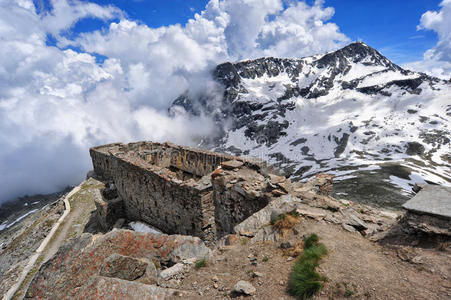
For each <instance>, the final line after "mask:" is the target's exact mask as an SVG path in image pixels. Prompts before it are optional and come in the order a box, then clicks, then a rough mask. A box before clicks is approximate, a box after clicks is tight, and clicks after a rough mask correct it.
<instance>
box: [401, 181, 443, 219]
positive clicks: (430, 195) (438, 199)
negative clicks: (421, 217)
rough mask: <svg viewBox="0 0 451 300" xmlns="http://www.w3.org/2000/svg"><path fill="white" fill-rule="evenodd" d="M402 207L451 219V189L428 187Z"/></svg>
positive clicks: (435, 186) (436, 186)
mask: <svg viewBox="0 0 451 300" xmlns="http://www.w3.org/2000/svg"><path fill="white" fill-rule="evenodd" d="M402 207H404V208H405V209H407V210H409V211H413V212H417V213H422V214H429V215H435V216H440V217H445V218H448V219H451V187H445V186H439V185H426V186H425V187H423V189H422V190H421V191H419V192H418V194H416V195H415V196H414V197H413V198H412V199H410V200H409V201H407V202H406V203H404V205H403V206H402Z"/></svg>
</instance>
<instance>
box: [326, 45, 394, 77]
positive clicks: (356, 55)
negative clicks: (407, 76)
mask: <svg viewBox="0 0 451 300" xmlns="http://www.w3.org/2000/svg"><path fill="white" fill-rule="evenodd" d="M349 62H351V63H362V64H364V65H366V66H369V65H373V66H383V67H386V68H388V69H391V70H393V71H401V70H402V68H401V67H399V66H398V65H396V64H394V63H393V62H391V61H390V60H389V59H388V58H386V57H385V56H383V55H382V54H381V53H379V52H378V51H377V50H376V49H374V48H372V47H370V46H368V45H367V44H365V43H364V42H361V41H359V42H354V43H351V44H349V45H347V46H345V47H343V48H341V49H338V50H336V51H334V52H330V53H327V54H326V55H324V56H323V57H321V58H320V59H319V60H318V64H319V66H320V67H325V66H328V65H333V64H337V65H346V64H348V63H349Z"/></svg>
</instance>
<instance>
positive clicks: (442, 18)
mask: <svg viewBox="0 0 451 300" xmlns="http://www.w3.org/2000/svg"><path fill="white" fill-rule="evenodd" d="M440 7H441V8H440V11H427V12H425V13H424V14H423V15H422V16H421V20H420V25H418V30H433V31H435V32H436V33H437V35H438V39H439V40H438V42H437V44H436V45H435V46H434V47H433V48H431V49H429V50H427V51H426V52H425V53H424V57H423V60H421V61H417V62H412V63H408V64H406V65H405V67H407V68H410V69H414V70H417V71H420V72H425V73H427V74H430V75H432V76H436V77H439V78H442V79H450V78H451V0H443V1H442V2H441V3H440Z"/></svg>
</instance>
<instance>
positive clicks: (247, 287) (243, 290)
mask: <svg viewBox="0 0 451 300" xmlns="http://www.w3.org/2000/svg"><path fill="white" fill-rule="evenodd" d="M233 291H234V292H235V293H237V294H244V295H249V296H251V295H254V294H255V293H256V292H257V289H256V288H255V287H254V286H253V285H252V284H251V283H250V282H248V281H245V280H240V281H238V282H237V283H236V284H235V286H234V288H233Z"/></svg>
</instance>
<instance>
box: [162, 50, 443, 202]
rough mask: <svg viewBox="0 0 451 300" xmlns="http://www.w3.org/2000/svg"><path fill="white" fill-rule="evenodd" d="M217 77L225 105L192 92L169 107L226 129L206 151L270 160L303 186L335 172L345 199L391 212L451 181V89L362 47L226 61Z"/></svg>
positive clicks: (210, 97)
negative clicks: (418, 192) (429, 186)
mask: <svg viewBox="0 0 451 300" xmlns="http://www.w3.org/2000/svg"><path fill="white" fill-rule="evenodd" d="M213 77H214V78H215V80H216V81H217V82H218V83H219V84H220V85H222V86H223V87H224V93H223V96H222V98H221V100H220V101H218V100H217V98H215V97H213V96H209V95H207V94H206V95H203V96H200V97H198V98H196V99H190V98H189V96H187V95H188V94H187V95H182V96H180V97H179V98H178V99H176V100H175V101H174V103H173V105H172V107H171V108H170V113H173V114H176V113H180V112H183V113H186V112H187V113H189V114H191V115H193V116H196V115H199V114H201V113H206V114H209V115H212V116H213V118H214V119H215V121H216V122H217V124H218V127H219V128H220V131H219V134H218V136H217V137H216V138H214V139H209V140H207V142H206V145H205V146H206V147H207V148H212V149H215V150H219V151H226V152H231V153H234V154H238V155H249V156H257V157H260V158H263V159H267V160H269V161H271V162H272V163H274V164H276V165H278V166H280V167H282V168H283V169H284V170H285V171H286V173H287V175H289V176H291V177H292V178H295V179H307V178H310V177H311V176H312V175H314V174H316V173H318V172H328V173H332V174H334V175H336V180H338V181H342V183H343V185H340V184H338V185H337V191H338V192H339V193H349V194H354V197H352V195H350V197H351V198H353V199H355V198H357V197H358V198H362V197H363V200H365V197H368V199H369V201H372V200H370V199H374V198H379V199H380V200H381V201H382V200H383V201H384V203H381V204H384V205H385V204H389V205H397V204H398V203H399V199H401V202H402V200H403V199H406V198H405V197H406V196H408V194H409V193H410V192H411V186H413V184H414V183H424V182H434V183H440V184H450V183H451V170H450V168H449V164H450V162H451V151H450V136H451V134H450V133H451V124H450V121H449V120H450V116H451V101H450V97H449V92H450V89H451V85H450V84H449V82H446V81H441V80H439V79H437V78H433V77H430V76H427V75H425V74H421V73H416V72H412V71H408V70H404V69H402V68H401V67H399V66H397V65H396V64H394V63H392V62H391V61H390V60H388V59H387V58H386V57H384V56H383V55H382V54H380V53H379V52H378V51H376V50H374V49H373V48H371V47H369V46H368V45H366V44H364V43H353V44H350V45H348V46H347V47H345V48H343V49H340V50H338V51H335V52H331V53H328V54H325V55H317V56H312V57H306V58H302V59H281V58H273V57H265V58H260V59H256V60H247V61H241V62H237V63H224V64H221V65H218V66H217V67H216V68H215V70H214V71H213ZM359 175H365V176H359ZM345 187H346V188H345ZM362 188H363V189H364V191H365V192H364V193H362V191H361V190H360V189H362ZM362 195H363V196H362ZM379 196H380V197H379ZM361 200H362V199H361Z"/></svg>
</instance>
